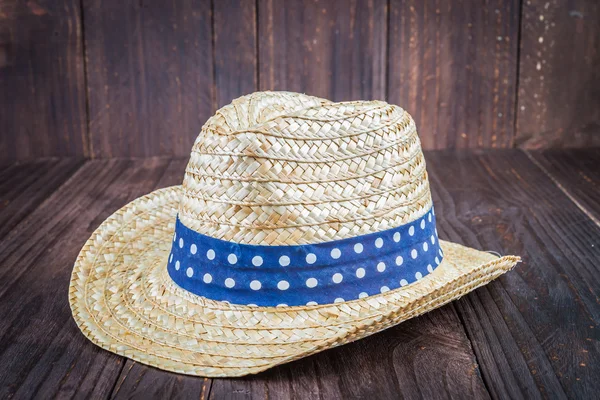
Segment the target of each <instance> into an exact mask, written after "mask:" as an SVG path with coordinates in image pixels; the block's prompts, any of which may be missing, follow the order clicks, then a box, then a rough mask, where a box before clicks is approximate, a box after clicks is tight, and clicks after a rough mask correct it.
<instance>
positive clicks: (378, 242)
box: [375, 238, 383, 249]
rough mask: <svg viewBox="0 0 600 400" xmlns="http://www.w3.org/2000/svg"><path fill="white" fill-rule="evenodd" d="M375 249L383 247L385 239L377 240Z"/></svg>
mask: <svg viewBox="0 0 600 400" xmlns="http://www.w3.org/2000/svg"><path fill="white" fill-rule="evenodd" d="M375 247H377V248H378V249H380V248H382V247H383V239H382V238H377V239H375Z"/></svg>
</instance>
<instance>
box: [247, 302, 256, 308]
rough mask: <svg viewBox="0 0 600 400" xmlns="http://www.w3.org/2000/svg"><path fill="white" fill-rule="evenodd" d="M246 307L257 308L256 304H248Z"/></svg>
mask: <svg viewBox="0 0 600 400" xmlns="http://www.w3.org/2000/svg"><path fill="white" fill-rule="evenodd" d="M248 307H258V306H257V305H256V304H252V303H250V304H248Z"/></svg>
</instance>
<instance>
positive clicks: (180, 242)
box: [179, 238, 183, 249]
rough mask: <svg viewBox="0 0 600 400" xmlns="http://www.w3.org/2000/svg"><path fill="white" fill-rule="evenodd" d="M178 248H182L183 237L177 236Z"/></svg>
mask: <svg viewBox="0 0 600 400" xmlns="http://www.w3.org/2000/svg"><path fill="white" fill-rule="evenodd" d="M179 248H180V249H183V239H182V238H179Z"/></svg>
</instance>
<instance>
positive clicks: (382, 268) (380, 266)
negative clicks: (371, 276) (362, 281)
mask: <svg viewBox="0 0 600 400" xmlns="http://www.w3.org/2000/svg"><path fill="white" fill-rule="evenodd" d="M377 271H379V272H383V271H385V263H384V262H380V263H379V264H377Z"/></svg>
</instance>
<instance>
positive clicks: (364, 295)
mask: <svg viewBox="0 0 600 400" xmlns="http://www.w3.org/2000/svg"><path fill="white" fill-rule="evenodd" d="M367 296H368V294H367V293H365V292H361V293H360V294H359V295H358V298H359V299H362V298H364V297H367Z"/></svg>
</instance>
